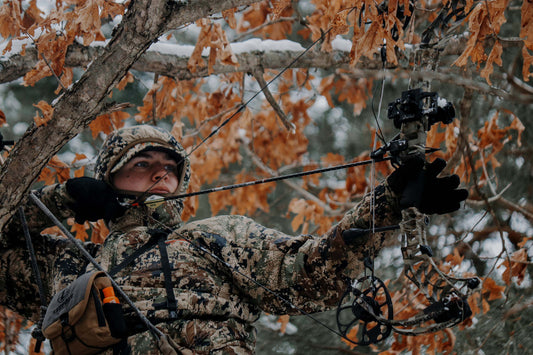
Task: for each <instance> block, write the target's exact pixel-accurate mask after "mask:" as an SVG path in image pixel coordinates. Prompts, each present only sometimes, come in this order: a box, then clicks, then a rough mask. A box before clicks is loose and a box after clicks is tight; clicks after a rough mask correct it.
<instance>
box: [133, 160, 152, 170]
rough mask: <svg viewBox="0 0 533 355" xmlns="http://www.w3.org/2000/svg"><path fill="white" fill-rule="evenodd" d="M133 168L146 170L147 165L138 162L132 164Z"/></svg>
mask: <svg viewBox="0 0 533 355" xmlns="http://www.w3.org/2000/svg"><path fill="white" fill-rule="evenodd" d="M133 166H134V167H137V168H147V167H148V166H149V164H148V162H146V161H138V162H136V163H135V164H133Z"/></svg>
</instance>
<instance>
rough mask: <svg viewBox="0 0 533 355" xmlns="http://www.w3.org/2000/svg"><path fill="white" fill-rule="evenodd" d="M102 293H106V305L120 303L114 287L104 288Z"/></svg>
mask: <svg viewBox="0 0 533 355" xmlns="http://www.w3.org/2000/svg"><path fill="white" fill-rule="evenodd" d="M102 292H103V293H104V303H120V302H119V301H118V298H117V297H116V296H115V290H113V287H112V286H109V287H106V288H103V289H102Z"/></svg>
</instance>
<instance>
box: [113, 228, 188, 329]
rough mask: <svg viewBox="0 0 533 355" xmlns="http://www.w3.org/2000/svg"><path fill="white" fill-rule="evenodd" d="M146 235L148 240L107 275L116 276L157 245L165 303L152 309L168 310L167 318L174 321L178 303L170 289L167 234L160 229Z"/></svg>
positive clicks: (151, 230)
mask: <svg viewBox="0 0 533 355" xmlns="http://www.w3.org/2000/svg"><path fill="white" fill-rule="evenodd" d="M148 233H149V234H150V235H151V237H150V239H149V240H148V241H147V242H146V243H145V244H143V245H142V246H141V247H140V248H139V249H137V250H135V251H134V252H133V253H131V254H130V255H129V256H128V257H127V258H126V259H124V260H123V261H122V262H121V263H120V264H118V265H117V266H115V267H114V268H113V269H111V271H109V275H111V276H114V275H116V274H117V273H118V272H119V271H120V270H122V269H124V268H125V267H126V266H128V265H129V264H131V263H132V262H133V260H135V259H136V258H138V257H139V256H141V255H142V254H144V253H145V252H147V251H148V250H150V249H151V248H153V247H154V246H155V245H156V244H157V245H158V247H159V254H160V255H161V268H162V269H163V276H164V278H165V290H166V293H167V302H166V303H165V304H161V305H160V304H154V307H155V308H156V309H157V308H159V307H161V308H166V309H168V313H169V317H170V318H171V319H176V318H178V313H177V310H178V302H177V301H176V296H175V295H174V288H173V287H172V271H171V268H170V261H169V259H168V252H167V244H166V243H165V241H166V239H167V236H168V233H167V232H165V231H164V230H161V229H150V230H148Z"/></svg>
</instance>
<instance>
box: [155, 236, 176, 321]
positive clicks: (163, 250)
mask: <svg viewBox="0 0 533 355" xmlns="http://www.w3.org/2000/svg"><path fill="white" fill-rule="evenodd" d="M163 233H164V232H163ZM165 236H166V233H165ZM157 246H158V247H159V253H160V254H161V266H162V268H163V276H164V277H165V289H166V291H167V307H166V308H168V314H169V317H170V318H171V319H176V318H178V313H177V310H178V302H177V301H176V296H175V295H174V288H173V287H172V273H171V269H170V262H169V260H168V253H167V243H166V242H165V239H163V238H160V239H159V240H158V242H157Z"/></svg>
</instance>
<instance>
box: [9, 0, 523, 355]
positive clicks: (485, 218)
mask: <svg viewBox="0 0 533 355" xmlns="http://www.w3.org/2000/svg"><path fill="white" fill-rule="evenodd" d="M164 3H165V2H164V1H153V4H151V2H148V1H146V0H133V1H131V2H126V3H123V2H121V1H116V2H115V1H105V0H79V1H78V0H68V1H67V0H57V1H53V2H52V1H46V0H39V1H36V0H25V1H16V0H4V1H3V4H2V7H1V8H0V35H1V36H2V40H3V42H2V43H1V44H0V51H1V52H0V83H1V85H0V110H1V113H2V114H1V115H0V133H1V134H2V135H3V137H4V139H6V140H14V141H15V142H16V145H15V147H14V148H12V147H6V149H5V150H4V151H3V152H2V163H3V166H2V167H1V168H0V169H1V170H0V191H2V193H1V194H2V196H1V197H0V198H1V201H0V202H1V205H0V212H2V213H0V217H1V219H0V222H1V225H0V227H1V226H3V225H4V224H5V221H6V220H7V219H8V218H9V217H10V216H11V215H12V214H13V213H14V211H15V210H16V206H17V203H19V202H20V200H21V199H22V197H23V196H24V194H25V193H26V192H27V191H28V189H29V188H36V187H39V186H42V185H43V184H51V183H55V182H63V181H65V180H66V179H68V178H69V177H74V176H81V175H91V174H92V168H93V166H94V162H95V155H96V153H97V151H98V148H99V146H100V145H101V143H102V142H103V139H105V136H106V134H108V133H109V132H110V131H111V130H112V129H114V128H118V127H122V126H124V125H135V124H139V123H149V124H153V125H157V126H161V127H164V128H166V129H168V130H170V131H172V132H173V134H174V135H175V136H176V138H178V139H179V140H180V141H181V142H183V144H184V146H185V147H186V148H187V149H188V150H189V151H190V152H192V151H193V152H192V153H191V160H192V169H193V177H194V178H193V181H192V184H191V187H190V191H198V190H200V189H203V188H208V187H215V186H222V185H227V184H232V183H239V182H245V181H250V180H255V179H259V178H266V177H272V176H277V175H280V174H286V173H293V172H299V171H305V170H310V169H313V168H318V167H325V166H331V165H336V164H342V163H347V162H352V161H357V160H365V159H368V157H369V153H370V151H371V150H372V149H373V138H374V136H375V132H376V129H377V127H378V124H379V127H381V129H382V131H383V135H384V137H385V138H386V139H388V140H390V139H391V138H392V137H394V135H395V134H396V133H397V129H396V128H395V127H394V125H393V122H392V121H391V120H389V119H388V118H387V105H388V103H390V102H393V101H394V100H396V99H397V98H399V97H400V96H401V93H402V92H403V91H405V90H407V89H409V88H412V87H416V86H424V87H427V88H429V90H431V91H434V92H437V93H438V95H439V96H440V97H441V98H444V99H446V100H448V101H449V102H451V103H453V105H454V106H455V110H456V117H457V118H456V119H455V120H454V121H453V122H452V123H451V124H449V125H441V124H438V125H435V126H434V127H433V129H432V130H431V132H430V134H429V136H428V146H431V147H438V148H441V151H439V152H437V153H435V154H433V155H432V156H431V157H430V158H429V159H430V160H433V159H434V158H435V157H437V156H440V157H443V158H445V159H446V160H447V161H448V167H447V172H453V173H457V174H459V175H460V177H461V181H462V185H463V186H464V187H465V188H467V189H468V190H469V192H470V197H469V199H468V200H467V201H466V203H465V205H464V206H463V207H462V208H461V210H460V211H458V212H456V213H453V214H450V215H443V216H434V217H431V219H430V224H429V226H428V238H429V240H430V245H431V247H432V248H433V251H434V254H435V255H434V256H435V260H437V261H438V262H439V263H440V265H441V267H442V269H443V270H446V271H447V272H450V273H455V274H457V275H461V274H467V275H472V274H475V275H478V276H479V277H480V278H481V279H482V283H481V285H480V287H479V288H478V290H477V291H476V292H475V293H474V294H473V295H472V296H471V297H470V299H469V303H470V306H471V307H472V310H473V312H474V315H473V317H472V319H471V320H468V321H467V322H465V324H462V325H460V326H458V327H455V328H453V329H451V330H446V331H441V332H439V333H436V334H429V335H422V336H417V337H402V336H398V335H395V336H391V337H390V338H388V339H387V340H386V341H384V342H382V343H379V344H377V345H376V346H371V347H360V346H358V347H354V346H353V344H349V343H346V342H343V341H342V340H341V339H340V338H339V337H338V336H336V335H333V334H331V333H330V332H329V331H328V330H327V329H325V328H324V327H322V326H320V325H317V324H315V323H314V322H312V321H311V320H309V319H308V318H306V317H304V316H297V317H291V318H288V317H278V316H272V315H264V316H263V317H262V318H261V319H260V321H259V322H258V324H257V326H258V328H259V339H258V344H257V353H258V354H307V353H312V354H318V353H319V354H346V353H348V354H350V353H352V354H367V353H383V354H397V353H412V354H419V353H454V352H455V353H459V354H526V353H532V354H533V350H531V349H533V339H532V338H531V329H533V327H532V325H533V308H532V303H533V285H532V280H531V272H532V266H531V257H532V255H533V250H532V245H533V241H532V236H533V205H532V201H533V165H532V164H533V160H532V153H533V147H532V144H531V142H532V138H533V137H532V135H533V133H532V131H531V129H529V128H530V127H531V124H533V122H532V120H533V118H532V117H531V114H530V113H531V111H532V108H533V82H532V81H531V80H530V78H531V76H533V72H532V71H531V70H532V65H533V3H531V2H530V1H523V2H522V1H516V0H506V1H504V0H485V1H460V0H444V1H436V0H435V1H433V0H428V1H414V2H413V1H411V2H410V1H407V0H400V1H397V0H390V1H384V2H381V3H380V2H379V1H378V2H374V1H343V0H301V1H297V0H292V1H290V0H278V1H274V0H273V1H260V2H258V1H233V2H231V1H220V2H217V4H216V5H212V7H213V8H212V9H211V8H210V7H211V5H210V4H209V1H206V2H202V1H199V2H195V1H189V2H179V1H175V2H173V1H168V4H173V5H172V6H171V5H168V4H167V5H168V6H167V8H170V9H171V10H169V11H172V16H168V18H167V19H162V20H161V22H159V23H158V24H155V22H157V21H155V20H154V21H152V19H153V17H151V18H150V21H148V20H146V21H145V22H144V26H146V28H140V27H139V26H141V25H139V24H138V23H142V21H141V22H139V21H138V20H137V22H133V23H136V24H137V25H136V26H138V27H135V26H129V27H127V26H125V25H123V24H124V23H130V24H131V23H132V22H127V21H134V20H133V18H134V17H135V16H137V15H138V14H137V13H136V11H137V10H136V9H137V8H136V6H141V4H145V6H146V7H147V8H148V7H149V6H156V5H157V4H163V5H164ZM217 6H218V7H217ZM189 8H191V10H190V13H188V12H187V11H189ZM126 9H128V10H127V12H129V14H130V15H131V16H129V17H127V16H123V14H124V12H125V11H126ZM202 9H203V12H202ZM181 12H184V13H185V14H186V15H183V16H185V18H180V17H179V14H180V13H181ZM148 13H149V11H148ZM174 14H178V15H176V16H175V17H173V16H174ZM187 14H189V15H187ZM190 14H193V15H190ZM139 16H140V15H139ZM151 16H154V15H151ZM191 21H192V22H191ZM149 26H158V27H157V30H154V31H150V28H148V27H149ZM141 27H142V26H141ZM128 31H129V32H128ZM128 36H130V37H128ZM143 36H144V37H146V38H147V39H144V41H145V42H143V43H142V44H137V43H140V40H139V38H141V37H143ZM150 36H151V37H150ZM149 37H150V38H149ZM136 41H138V42H136ZM131 43H134V44H135V45H133V44H132V45H131V48H130V47H128V45H129V44H131ZM385 43H386V47H385V49H384V50H381V49H382V48H383V45H384V44H385ZM120 46H122V47H124V48H129V52H128V55H130V56H131V57H128V56H124V57H120V56H119V55H117V53H118V52H117V51H118V49H116V48H118V47H120ZM306 49H307V50H306ZM382 52H386V56H385V58H383V56H382V55H381V53H382ZM110 53H111V54H112V55H110ZM302 53H304V54H303V55H302V56H301V58H299V57H298V56H299V55H300V54H302ZM383 59H385V61H383ZM106 60H107V61H108V62H106ZM289 66H290V68H289ZM93 78H94V80H93ZM271 80H272V82H271V83H270V81H271ZM267 83H269V84H268V86H267ZM261 89H265V90H264V91H263V92H262V91H261ZM98 90H100V91H98ZM215 130H216V132H217V133H216V134H214V135H213V136H210V133H211V132H214V131H215ZM206 137H209V138H208V139H207V140H206V141H205V142H204V143H201V142H202V141H203V140H204V139H205V138H206ZM56 139H57V140H56ZM23 141H25V142H26V144H27V145H23V143H22V142H23ZM32 144H33V148H31V147H32ZM32 149H33V151H32ZM376 170H377V180H378V181H379V180H381V179H383V178H384V177H385V176H386V175H387V174H389V173H390V172H392V171H393V168H392V167H391V166H390V164H389V163H383V162H382V163H378V164H376ZM373 183H374V182H372V176H371V168H370V167H362V168H351V169H347V170H341V171H336V172H330V173H324V174H320V175H314V176H310V177H306V178H303V179H295V180H290V181H283V182H279V183H276V184H266V185H258V186H253V187H248V188H244V189H239V190H231V191H225V192H217V193H213V194H209V195H202V196H200V197H194V198H189V199H187V201H186V212H185V218H186V219H189V220H193V219H199V218H205V217H208V216H211V215H213V214H223V213H235V214H245V215H248V216H251V217H253V218H254V219H255V220H257V221H258V222H260V223H262V224H264V225H266V226H269V227H273V228H277V229H279V230H281V231H284V232H286V233H289V234H297V233H316V234H320V233H324V232H325V231H326V230H327V229H328V228H329V227H330V226H331V225H332V224H333V223H335V221H337V220H338V219H339V218H340V217H341V216H342V215H343V213H344V212H345V211H346V210H347V209H348V208H350V207H351V206H353V205H354V204H355V203H357V202H358V200H359V199H360V198H361V197H362V195H363V194H364V193H366V192H368V191H369V189H370V187H371V186H372V184H373ZM69 224H70V225H71V228H72V230H73V231H74V232H75V233H77V236H78V237H79V238H80V239H89V238H92V239H93V240H94V241H97V242H98V241H102V240H103V238H105V226H103V224H102V223H94V224H93V223H87V224H86V225H83V226H81V225H75V224H74V222H73V221H69ZM375 263H376V264H375V273H376V276H378V277H379V278H381V279H383V280H401V279H402V278H401V277H400V275H401V272H402V267H403V260H402V255H401V252H400V249H399V238H397V237H394V239H393V240H390V241H387V246H386V248H385V249H384V250H382V251H381V252H380V255H379V257H378V258H377V259H376V261H375ZM408 287H410V286H408V283H407V282H406V280H403V281H401V282H396V283H393V282H391V286H390V288H391V289H390V292H391V294H392V295H393V298H394V295H395V294H397V295H400V294H401V293H400V292H401V291H402V289H405V288H408ZM404 301H406V300H402V299H398V298H396V299H395V307H398V308H397V309H401V307H404V306H405V304H403V303H402V302H404ZM0 317H1V318H0V342H1V346H0V349H1V350H4V351H5V352H6V353H7V352H13V353H27V352H29V351H30V350H28V348H27V347H26V345H24V346H21V345H17V343H18V342H19V341H20V340H21V339H25V336H22V335H23V334H25V333H26V334H27V332H28V327H30V326H31V323H29V322H28V321H26V320H22V319H20V318H19V317H17V315H16V314H13V313H12V312H11V311H9V310H7V309H3V310H2V312H1V315H0ZM317 317H318V318H319V319H320V320H321V321H323V322H325V323H327V324H328V325H330V326H331V327H335V326H336V325H335V312H334V311H331V312H326V313H324V314H320V315H317Z"/></svg>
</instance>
